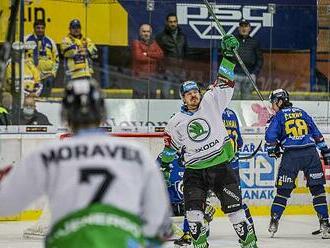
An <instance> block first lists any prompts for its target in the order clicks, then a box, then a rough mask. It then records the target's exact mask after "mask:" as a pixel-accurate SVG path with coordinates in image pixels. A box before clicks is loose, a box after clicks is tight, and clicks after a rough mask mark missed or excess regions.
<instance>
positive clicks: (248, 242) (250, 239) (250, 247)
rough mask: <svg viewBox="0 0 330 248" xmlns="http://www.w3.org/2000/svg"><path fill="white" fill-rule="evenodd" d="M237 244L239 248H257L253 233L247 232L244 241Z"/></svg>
mask: <svg viewBox="0 0 330 248" xmlns="http://www.w3.org/2000/svg"><path fill="white" fill-rule="evenodd" d="M239 243H240V244H241V248H258V246H257V238H256V236H255V234H254V232H249V233H248V235H247V237H246V239H245V240H244V241H243V240H239Z"/></svg>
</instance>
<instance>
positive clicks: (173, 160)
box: [157, 147, 191, 246]
mask: <svg viewBox="0 0 330 248" xmlns="http://www.w3.org/2000/svg"><path fill="white" fill-rule="evenodd" d="M157 161H158V163H159V164H160V166H161V171H162V172H163V175H164V179H165V182H166V185H167V190H168V194H169V197H170V203H171V205H172V210H173V215H174V216H184V215H185V214H184V201H183V174H184V166H183V164H182V162H181V159H180V156H179V155H178V154H177V152H176V151H175V150H172V149H170V148H167V147H165V148H164V150H163V151H162V152H161V153H160V154H159V155H158V158H157ZM182 231H183V236H182V237H181V238H180V239H178V240H175V241H174V244H175V245H178V246H181V245H182V246H183V245H190V244H191V237H190V235H189V225H188V222H187V219H186V218H184V221H183V228H182Z"/></svg>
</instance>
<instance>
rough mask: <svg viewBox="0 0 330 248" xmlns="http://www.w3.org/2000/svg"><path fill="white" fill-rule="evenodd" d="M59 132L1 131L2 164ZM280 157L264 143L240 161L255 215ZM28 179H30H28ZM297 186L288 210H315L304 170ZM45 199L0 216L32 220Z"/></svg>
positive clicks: (268, 195)
mask: <svg viewBox="0 0 330 248" xmlns="http://www.w3.org/2000/svg"><path fill="white" fill-rule="evenodd" d="M58 137H59V134H56V133H21V134H18V133H7V134H4V133H1V135H0V138H1V139H0V161H1V162H0V167H3V166H6V165H9V164H14V165H17V164H19V160H20V159H21V158H22V157H24V156H25V155H26V154H28V153H29V152H31V151H33V150H34V149H35V148H36V147H38V146H39V145H40V144H42V143H43V142H49V141H51V140H54V139H58ZM325 137H326V140H330V134H326V135H325ZM263 138H264V136H263V134H260V133H258V134H256V133H255V134H252V133H246V134H243V139H244V146H243V147H242V149H241V154H242V155H248V154H251V153H252V152H253V151H254V150H255V149H256V147H257V146H258V144H259V143H260V141H261V140H263ZM125 139H126V140H127V141H137V142H139V143H142V144H143V145H144V146H146V147H147V148H148V149H149V150H150V152H151V153H152V155H153V156H154V157H155V158H156V157H157V155H158V153H159V152H160V151H161V149H162V146H163V141H162V138H161V137H157V136H156V137H155V136H153V137H152V136H147V135H145V136H142V137H125ZM279 162H280V160H279V159H278V160H275V159H273V158H270V157H268V155H267V153H266V152H265V149H264V144H263V145H262V147H261V149H260V150H259V151H258V153H257V154H256V156H255V157H253V158H251V159H248V160H241V161H240V175H241V187H242V194H243V199H244V201H245V202H246V203H247V204H249V206H250V208H251V211H252V213H253V214H254V215H268V214H269V212H270V205H271V202H272V200H273V198H274V196H275V193H276V191H275V188H274V182H275V179H276V176H277V175H276V172H277V168H278V165H279ZM324 172H325V176H326V179H327V185H326V192H327V198H328V202H330V166H324ZM27 180H28V179H27ZM296 185H297V188H296V189H295V190H294V192H293V194H292V198H291V199H290V201H289V204H288V205H289V206H288V207H287V209H286V212H285V213H286V214H314V210H313V207H312V205H311V202H312V198H311V196H310V194H309V190H308V188H306V187H305V185H306V180H305V178H304V176H303V174H299V176H298V178H297V180H296ZM40 202H41V201H40V200H39V201H36V202H35V203H33V204H31V206H29V207H28V209H27V210H26V211H23V212H22V213H20V214H19V215H17V216H11V217H0V220H3V219H6V220H8V219H9V220H29V219H36V218H38V216H39V215H40V213H41V210H40V207H41V206H42V204H41V203H40ZM214 203H215V204H216V205H217V206H218V207H217V215H219V216H221V215H223V214H222V212H221V210H220V208H219V207H220V205H219V204H218V202H216V201H214Z"/></svg>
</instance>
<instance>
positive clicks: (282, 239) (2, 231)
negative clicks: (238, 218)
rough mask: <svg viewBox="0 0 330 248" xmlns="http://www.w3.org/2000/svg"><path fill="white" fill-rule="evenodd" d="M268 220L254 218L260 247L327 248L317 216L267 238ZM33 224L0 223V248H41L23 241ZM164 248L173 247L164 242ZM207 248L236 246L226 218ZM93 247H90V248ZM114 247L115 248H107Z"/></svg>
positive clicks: (293, 219) (290, 222) (294, 219)
mask: <svg viewBox="0 0 330 248" xmlns="http://www.w3.org/2000/svg"><path fill="white" fill-rule="evenodd" d="M268 222H269V218H268V217H267V218H265V217H255V225H256V231H257V235H258V240H259V241H258V245H259V248H282V247H283V248H288V247H289V248H329V247H330V239H328V240H322V239H321V237H320V236H313V235H312V234H311V233H312V231H314V230H316V228H318V221H317V219H316V216H283V218H282V220H281V222H280V227H279V231H278V233H276V235H275V238H270V237H269V234H268V232H267V228H268ZM31 224H33V222H0V248H41V247H43V244H42V241H40V240H24V239H23V238H22V231H23V230H24V228H26V227H29V226H30V225H31ZM164 247H174V246H173V244H172V243H167V244H166V245H165V246H164ZM210 247H212V248H235V247H239V245H238V242H237V236H236V234H235V233H234V230H233V228H232V226H231V224H230V223H229V220H228V219H227V218H217V219H215V220H214V221H213V222H212V224H211V236H210ZM91 248H92V247H91ZM109 248H115V246H109Z"/></svg>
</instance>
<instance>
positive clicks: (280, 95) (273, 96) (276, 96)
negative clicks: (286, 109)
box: [269, 89, 290, 104]
mask: <svg viewBox="0 0 330 248" xmlns="http://www.w3.org/2000/svg"><path fill="white" fill-rule="evenodd" d="M279 100H282V101H283V103H284V104H287V103H289V102H290V100H289V93H288V92H287V91H286V90H284V89H277V90H274V91H272V93H270V95H269V101H270V102H271V103H274V102H278V101H279Z"/></svg>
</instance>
